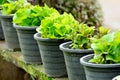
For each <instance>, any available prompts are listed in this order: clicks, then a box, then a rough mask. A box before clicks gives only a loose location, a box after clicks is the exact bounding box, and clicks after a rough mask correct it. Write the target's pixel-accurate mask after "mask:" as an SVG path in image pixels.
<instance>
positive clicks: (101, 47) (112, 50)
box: [90, 31, 120, 64]
mask: <svg viewBox="0 0 120 80" xmlns="http://www.w3.org/2000/svg"><path fill="white" fill-rule="evenodd" d="M91 47H92V48H93V50H94V52H95V54H94V57H93V59H91V60H90V62H94V63H96V64H112V63H120V31H117V32H113V33H109V34H107V35H104V36H103V37H102V38H100V39H96V40H94V42H93V43H92V46H91Z"/></svg>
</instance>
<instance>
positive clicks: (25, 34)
mask: <svg viewBox="0 0 120 80" xmlns="http://www.w3.org/2000/svg"><path fill="white" fill-rule="evenodd" d="M14 27H15V28H16V30H17V33H18V38H19V42H20V47H21V51H22V54H23V59H24V61H25V63H29V64H41V63H42V61H41V56H40V53H39V48H38V45H37V42H36V40H34V38H33V35H34V34H35V33H36V28H37V27H28V26H18V25H15V24H14Z"/></svg>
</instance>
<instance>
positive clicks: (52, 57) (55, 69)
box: [34, 33, 67, 77]
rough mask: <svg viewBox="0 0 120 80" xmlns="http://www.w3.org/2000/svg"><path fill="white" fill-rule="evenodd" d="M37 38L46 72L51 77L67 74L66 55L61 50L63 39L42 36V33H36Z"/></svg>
mask: <svg viewBox="0 0 120 80" xmlns="http://www.w3.org/2000/svg"><path fill="white" fill-rule="evenodd" d="M34 38H35V39H36V40H37V42H38V45H39V50H40V53H41V58H42V61H43V66H44V70H45V73H46V74H47V76H49V77H63V76H66V75H67V72H66V66H65V61H64V56H63V53H62V51H60V50H59V45H60V44H61V43H63V42H64V40H63V39H48V38H41V37H40V33H36V34H35V35H34Z"/></svg>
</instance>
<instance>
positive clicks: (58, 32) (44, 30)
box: [38, 13, 78, 39]
mask: <svg viewBox="0 0 120 80" xmlns="http://www.w3.org/2000/svg"><path fill="white" fill-rule="evenodd" d="M77 25H78V22H77V21H76V20H75V19H74V17H73V16H72V15H71V14H67V13H64V14H62V15H60V14H52V15H51V16H50V17H46V18H45V19H44V20H42V21H41V26H40V27H39V28H38V32H39V33H41V37H43V38H50V39H66V38H67V36H68V34H69V33H70V32H71V31H72V28H73V27H75V26H77Z"/></svg>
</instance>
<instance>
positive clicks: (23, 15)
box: [13, 5, 59, 26]
mask: <svg viewBox="0 0 120 80" xmlns="http://www.w3.org/2000/svg"><path fill="white" fill-rule="evenodd" d="M53 13H57V14H59V12H58V11H57V10H55V9H53V8H49V7H48V6H47V5H45V6H44V7H40V6H38V5H36V6H32V5H31V6H30V7H25V8H22V9H19V10H18V11H17V12H16V13H15V15H14V17H13V22H14V23H15V24H17V25H20V26H40V23H41V20H43V19H44V18H45V17H49V16H50V15H51V14H53Z"/></svg>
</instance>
